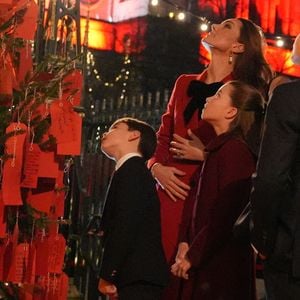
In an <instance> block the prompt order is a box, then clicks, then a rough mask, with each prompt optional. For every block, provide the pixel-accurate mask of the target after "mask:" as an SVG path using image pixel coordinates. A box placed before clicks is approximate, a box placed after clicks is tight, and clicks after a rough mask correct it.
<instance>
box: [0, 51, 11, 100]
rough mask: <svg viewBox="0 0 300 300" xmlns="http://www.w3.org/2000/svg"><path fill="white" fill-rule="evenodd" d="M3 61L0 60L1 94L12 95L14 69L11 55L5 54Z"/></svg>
mask: <svg viewBox="0 0 300 300" xmlns="http://www.w3.org/2000/svg"><path fill="white" fill-rule="evenodd" d="M3 60H4V61H3V62H2V63H1V61H0V94H2V95H9V96H11V95H12V91H13V82H14V79H13V76H14V70H13V67H12V64H11V61H10V57H9V55H4V58H3Z"/></svg>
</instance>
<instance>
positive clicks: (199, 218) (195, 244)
mask: <svg viewBox="0 0 300 300" xmlns="http://www.w3.org/2000/svg"><path fill="white" fill-rule="evenodd" d="M207 150H208V152H209V154H208V157H207V159H206V162H205V165H204V168H203V171H202V172H200V173H201V174H200V177H201V178H202V179H201V180H198V182H201V185H200V189H199V191H198V198H196V194H197V187H198V184H196V185H195V188H194V189H193V191H192V193H191V194H190V197H189V198H188V199H187V200H186V203H185V207H184V211H183V216H182V223H181V226H180V237H179V240H180V242H187V243H188V244H189V245H190V249H189V251H188V253H187V257H188V259H189V260H190V261H191V264H192V268H191V270H190V279H189V280H188V281H187V282H184V287H183V290H182V293H183V294H182V296H181V298H180V299H184V300H190V299H201V300H216V299H222V300H248V299H255V296H254V295H255V289H254V287H255V285H254V264H253V262H254V261H253V256H252V255H253V253H252V249H251V247H250V245H249V244H248V243H241V242H239V241H237V240H235V239H234V238H233V236H232V227H233V224H234V222H235V221H236V219H237V217H238V216H239V214H240V213H241V212H242V210H243V208H244V206H245V205H246V204H247V202H248V200H249V194H250V189H251V175H252V173H253V172H254V171H255V159H254V157H253V155H252V154H251V152H250V151H249V149H248V147H247V145H246V144H245V143H244V142H243V141H242V140H241V139H239V138H238V137H237V136H235V135H234V134H232V133H226V134H222V135H220V136H218V137H216V138H215V139H214V140H213V141H212V142H211V143H210V144H209V145H208V146H207ZM198 177H199V176H198ZM195 199H197V200H195ZM196 201H197V204H196V210H195V211H194V212H193V210H194V209H195V202H196ZM193 215H194V218H193ZM193 225H194V226H193Z"/></svg>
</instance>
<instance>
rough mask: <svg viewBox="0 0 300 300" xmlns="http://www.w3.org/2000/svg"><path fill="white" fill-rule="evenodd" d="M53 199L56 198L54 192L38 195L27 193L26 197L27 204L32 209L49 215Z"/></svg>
mask: <svg viewBox="0 0 300 300" xmlns="http://www.w3.org/2000/svg"><path fill="white" fill-rule="evenodd" d="M55 197H56V196H55V192H54V191H50V192H45V193H38V194H32V193H31V192H30V191H29V193H28V196H27V203H28V204H30V205H31V206H32V207H33V208H35V209H37V210H39V211H43V212H45V213H47V214H49V213H50V210H51V206H52V205H53V203H54V200H55Z"/></svg>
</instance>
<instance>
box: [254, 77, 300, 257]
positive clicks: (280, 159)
mask: <svg viewBox="0 0 300 300" xmlns="http://www.w3.org/2000/svg"><path fill="white" fill-rule="evenodd" d="M299 93H300V85H299V84H298V86H296V85H294V84H291V83H288V84H284V85H281V86H279V87H277V88H276V89H275V90H274V93H273V96H272V98H271V100H270V104H269V106H268V108H267V114H266V118H265V131H264V136H263V140H262V143H261V148H260V154H259V159H258V165H257V172H256V174H254V176H253V190H252V193H251V198H250V200H251V209H252V221H253V228H252V233H251V237H252V244H253V245H254V247H255V248H256V249H257V250H258V251H259V252H260V253H262V254H264V255H266V256H269V255H270V253H272V251H273V249H274V245H275V240H276V236H277V232H278V225H279V223H280V218H281V216H282V214H283V208H284V209H285V210H288V209H289V206H290V205H292V204H290V201H291V193H292V185H293V183H292V180H291V176H292V172H293V171H292V170H293V168H294V167H297V165H298V166H299V164H300V162H299V161H300V158H299V157H298V158H297V155H296V153H297V152H298V156H299V133H300V119H299V116H300V111H299V110H300V108H299V107H300V106H299ZM297 148H298V150H297ZM297 160H298V163H297ZM282 204H284V206H283V205H282Z"/></svg>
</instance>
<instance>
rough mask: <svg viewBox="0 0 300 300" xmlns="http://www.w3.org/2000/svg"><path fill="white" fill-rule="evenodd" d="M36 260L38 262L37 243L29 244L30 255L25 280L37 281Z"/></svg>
mask: <svg viewBox="0 0 300 300" xmlns="http://www.w3.org/2000/svg"><path fill="white" fill-rule="evenodd" d="M35 262H36V248H35V243H31V244H30V245H29V256H28V263H27V268H26V270H25V277H24V282H26V283H29V284H34V282H35Z"/></svg>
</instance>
